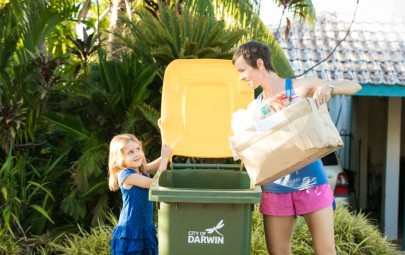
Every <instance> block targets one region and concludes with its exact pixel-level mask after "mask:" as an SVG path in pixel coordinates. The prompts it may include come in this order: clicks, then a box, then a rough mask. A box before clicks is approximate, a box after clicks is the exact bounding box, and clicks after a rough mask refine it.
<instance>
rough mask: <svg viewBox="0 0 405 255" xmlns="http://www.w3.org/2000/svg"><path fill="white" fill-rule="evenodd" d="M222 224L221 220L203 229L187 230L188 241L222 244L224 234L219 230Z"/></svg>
mask: <svg viewBox="0 0 405 255" xmlns="http://www.w3.org/2000/svg"><path fill="white" fill-rule="evenodd" d="M224 226H225V224H224V220H221V221H220V222H218V224H217V225H216V226H215V227H212V228H207V229H206V230H205V231H188V243H200V244H224V235H223V234H221V233H220V232H219V230H220V229H221V228H223V227H224Z"/></svg>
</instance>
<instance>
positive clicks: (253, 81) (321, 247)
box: [232, 41, 361, 255]
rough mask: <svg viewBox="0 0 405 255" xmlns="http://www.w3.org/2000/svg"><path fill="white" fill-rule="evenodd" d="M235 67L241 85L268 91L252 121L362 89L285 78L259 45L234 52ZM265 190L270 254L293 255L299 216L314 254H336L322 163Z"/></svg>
mask: <svg viewBox="0 0 405 255" xmlns="http://www.w3.org/2000/svg"><path fill="white" fill-rule="evenodd" d="M232 62H233V64H234V66H235V68H236V70H237V71H238V72H239V77H240V79H241V80H243V81H245V82H246V83H247V85H248V86H249V87H250V88H252V89H256V88H258V87H261V88H262V90H263V92H262V93H261V94H260V95H259V96H258V97H257V98H256V99H255V100H253V101H252V102H251V103H250V104H249V106H248V108H247V111H248V113H249V114H250V116H251V119H252V120H257V119H260V118H264V116H266V115H268V114H272V113H273V112H276V111H279V110H281V109H283V108H284V107H287V106H288V105H289V104H291V103H293V102H294V101H296V100H299V98H304V97H313V98H315V99H316V101H317V103H318V104H319V105H321V104H324V103H326V102H327V101H328V100H329V99H330V98H331V96H332V95H337V94H343V95H352V94H354V93H356V92H357V91H359V90H360V89H361V86H360V84H358V83H357V82H354V81H349V80H341V81H334V82H330V81H326V80H321V79H317V78H303V79H283V78H281V77H279V76H278V75H277V72H276V69H275V68H274V66H273V64H272V62H271V57H270V50H269V48H268V47H267V46H266V45H265V44H263V43H259V42H255V41H251V42H247V43H245V44H242V45H241V46H240V47H239V48H238V49H237V50H236V51H235V53H234V55H233V59H232ZM292 156H294V155H292ZM262 191H263V194H262V201H261V204H260V212H261V213H262V214H263V221H264V231H265V232H264V233H265V237H266V245H267V249H268V251H269V253H270V254H272V255H277V254H283V255H287V254H291V245H290V242H291V237H292V231H293V225H294V217H296V216H303V217H304V219H305V221H306V223H307V225H308V228H309V231H310V232H311V236H312V243H313V247H314V250H315V254H322V255H335V254H336V251H335V242H334V229H333V207H332V205H333V204H334V197H333V192H332V190H331V187H330V185H329V183H328V178H327V176H326V174H325V171H324V169H323V165H322V162H321V160H316V161H314V162H312V163H310V164H309V165H307V166H305V167H303V168H301V169H300V170H298V171H296V172H294V173H292V174H290V175H287V176H285V177H282V178H280V179H279V180H276V181H274V182H272V183H269V184H266V185H264V186H262Z"/></svg>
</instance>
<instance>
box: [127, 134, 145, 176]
mask: <svg viewBox="0 0 405 255" xmlns="http://www.w3.org/2000/svg"><path fill="white" fill-rule="evenodd" d="M143 157H144V155H143V151H142V148H141V147H140V145H139V144H138V143H135V142H133V141H130V142H129V143H128V144H127V145H126V146H125V147H124V148H123V149H122V160H123V161H122V163H123V165H124V166H125V167H128V168H134V169H138V168H139V167H141V166H142V163H143Z"/></svg>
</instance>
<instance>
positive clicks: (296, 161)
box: [229, 98, 343, 185]
mask: <svg viewBox="0 0 405 255" xmlns="http://www.w3.org/2000/svg"><path fill="white" fill-rule="evenodd" d="M229 142H230V145H231V148H232V151H233V153H234V157H235V156H236V157H239V158H240V159H241V160H242V162H243V164H244V165H245V167H246V170H247V172H248V174H249V176H250V178H251V180H252V181H253V183H254V184H255V185H263V184H266V183H269V182H272V181H275V180H277V179H279V178H281V177H283V176H285V175H288V174H290V173H292V172H294V171H296V170H298V169H300V168H302V167H304V166H305V165H308V164H309V163H311V162H312V161H314V160H315V159H318V158H321V157H323V156H325V155H327V154H329V153H331V152H333V151H335V150H337V149H339V148H341V147H343V141H342V139H341V137H340V135H339V132H338V131H337V129H336V127H335V125H334V123H333V121H332V119H331V118H330V115H329V112H328V109H327V105H326V104H323V105H321V106H320V107H319V109H318V108H317V106H316V102H315V100H314V99H312V98H305V99H302V100H300V101H298V102H297V103H295V104H293V105H290V106H289V107H287V108H285V109H283V110H281V111H279V112H277V113H276V114H274V115H270V116H269V117H266V118H265V119H263V120H260V121H259V122H257V123H255V130H252V129H250V130H246V131H241V132H238V133H235V134H234V135H233V136H231V137H230V138H229Z"/></svg>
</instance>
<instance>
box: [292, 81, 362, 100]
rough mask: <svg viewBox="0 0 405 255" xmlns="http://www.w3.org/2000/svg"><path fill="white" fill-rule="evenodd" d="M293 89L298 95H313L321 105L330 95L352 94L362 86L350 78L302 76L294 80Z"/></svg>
mask: <svg viewBox="0 0 405 255" xmlns="http://www.w3.org/2000/svg"><path fill="white" fill-rule="evenodd" d="M294 83H295V84H294V89H295V91H296V93H297V95H299V96H300V97H313V98H315V99H316V100H317V102H318V104H319V105H321V104H323V103H326V102H327V101H328V100H329V99H330V98H331V96H332V95H353V94H354V93H356V92H357V91H359V90H360V89H361V88H362V87H361V85H360V84H359V83H357V82H355V81H350V80H340V81H326V80H322V79H318V78H304V79H297V80H294Z"/></svg>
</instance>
